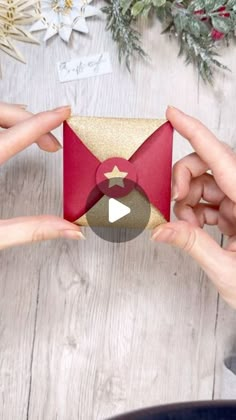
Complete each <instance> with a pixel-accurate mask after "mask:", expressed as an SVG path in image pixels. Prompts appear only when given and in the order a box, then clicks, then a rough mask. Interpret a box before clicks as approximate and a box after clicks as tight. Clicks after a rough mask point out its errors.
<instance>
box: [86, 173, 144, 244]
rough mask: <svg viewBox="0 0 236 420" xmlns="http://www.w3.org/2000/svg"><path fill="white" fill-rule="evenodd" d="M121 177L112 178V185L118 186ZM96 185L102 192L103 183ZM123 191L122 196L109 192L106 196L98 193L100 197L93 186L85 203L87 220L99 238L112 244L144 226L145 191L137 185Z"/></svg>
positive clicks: (132, 236) (139, 232) (125, 238)
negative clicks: (113, 183)
mask: <svg viewBox="0 0 236 420" xmlns="http://www.w3.org/2000/svg"><path fill="white" fill-rule="evenodd" d="M122 180H123V179H116V185H118V184H119V185H121V184H122ZM103 183H104V181H103ZM98 187H99V190H100V191H105V187H104V185H101V184H99V185H98ZM117 189H118V188H117ZM116 192H117V191H116ZM127 192H128V194H125V195H124V196H123V197H121V196H120V194H119V196H118V194H116V193H115V194H114V196H113V197H112V195H111V193H110V192H109V195H106V194H104V195H103V194H101V196H100V199H97V194H98V188H97V186H96V188H94V189H93V190H92V191H91V193H90V195H89V197H88V204H87V208H88V210H87V212H86V218H87V223H88V225H89V227H90V228H91V229H92V230H93V232H94V233H95V234H96V235H97V236H99V237H100V238H101V239H104V240H105V241H108V242H113V243H121V242H128V241H131V240H133V239H135V238H136V237H137V236H139V235H140V234H141V233H142V232H143V231H144V229H146V227H147V225H148V222H149V218H150V214H151V206H150V202H149V200H148V198H147V196H146V194H145V192H144V191H143V190H142V188H141V187H140V186H139V185H136V188H133V190H132V191H129V190H128V191H127Z"/></svg>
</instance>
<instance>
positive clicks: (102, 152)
mask: <svg viewBox="0 0 236 420" xmlns="http://www.w3.org/2000/svg"><path fill="white" fill-rule="evenodd" d="M67 122H68V124H69V125H70V127H71V128H72V130H73V131H74V132H75V133H76V134H77V136H79V138H80V140H81V141H82V142H83V143H84V144H85V145H86V146H87V147H88V149H89V150H91V152H92V153H93V154H94V155H95V156H96V157H97V158H98V159H99V160H100V161H101V162H102V161H104V160H106V159H109V158H111V157H114V156H116V157H122V158H124V159H127V160H128V159H130V158H131V156H132V155H133V154H134V152H135V151H136V150H137V149H138V148H139V147H140V146H141V145H142V144H143V143H144V142H145V141H146V140H147V138H148V137H149V136H150V135H151V134H152V133H153V132H154V131H156V130H157V129H158V128H159V127H160V126H161V125H162V124H164V123H165V122H166V120H152V119H138V118H132V119H131V118H97V117H71V118H69V120H67Z"/></svg>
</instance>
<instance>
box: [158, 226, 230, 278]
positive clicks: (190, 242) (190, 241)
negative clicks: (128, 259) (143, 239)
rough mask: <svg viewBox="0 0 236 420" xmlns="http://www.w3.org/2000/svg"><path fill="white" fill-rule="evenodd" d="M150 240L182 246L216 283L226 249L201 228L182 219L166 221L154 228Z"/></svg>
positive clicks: (225, 259) (225, 256)
mask: <svg viewBox="0 0 236 420" xmlns="http://www.w3.org/2000/svg"><path fill="white" fill-rule="evenodd" d="M152 240H154V241H157V242H166V243H169V244H171V245H174V246H177V247H179V248H182V249H183V250H184V251H186V252H187V253H188V254H189V255H191V256H192V257H193V258H194V259H195V260H196V261H197V262H198V264H199V265H200V266H201V267H202V268H203V270H204V271H205V272H206V273H207V274H208V276H209V277H210V278H211V279H212V281H213V282H214V283H216V282H217V283H218V281H217V279H220V277H221V274H222V270H223V268H224V267H225V264H227V259H228V256H227V251H226V250H224V249H222V248H221V247H220V246H219V245H218V244H217V243H216V242H215V241H214V239H213V238H212V237H211V236H210V235H208V234H207V233H206V232H205V231H204V230H202V229H201V228H199V227H197V226H193V225H191V224H190V223H187V222H184V221H177V222H173V223H166V224H163V225H161V226H159V227H158V228H157V229H155V230H154V232H153V235H152ZM217 285H218V284H217ZM218 286H219V285H218Z"/></svg>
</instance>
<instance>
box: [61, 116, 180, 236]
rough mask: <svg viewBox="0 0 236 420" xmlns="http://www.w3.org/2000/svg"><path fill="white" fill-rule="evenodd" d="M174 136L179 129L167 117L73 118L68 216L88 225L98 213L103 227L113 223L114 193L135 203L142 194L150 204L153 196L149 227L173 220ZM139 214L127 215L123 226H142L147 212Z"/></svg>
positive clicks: (68, 126) (68, 133)
mask: <svg viewBox="0 0 236 420" xmlns="http://www.w3.org/2000/svg"><path fill="white" fill-rule="evenodd" d="M172 141H173V128H172V126H171V124H170V123H169V122H166V121H165V120H152V119H126V118H94V117H90V118H89V117H77V116H74V117H71V118H70V119H69V120H67V121H66V122H65V123H64V217H65V219H67V220H68V221H70V222H74V223H76V224H78V225H81V226H87V225H88V224H89V223H88V219H89V213H90V212H93V213H94V214H96V218H95V219H96V220H95V223H97V225H98V226H109V225H110V224H109V220H108V219H107V218H106V217H104V207H105V205H106V203H107V195H109V196H110V197H117V196H119V197H120V198H119V201H120V202H121V203H122V202H123V203H124V204H127V203H129V204H130V205H131V207H132V203H135V202H136V201H135V200H137V198H138V199H142V200H143V204H144V205H145V203H144V202H145V200H146V201H147V200H148V202H149V203H150V208H151V211H150V218H149V220H148V223H147V226H146V227H147V228H154V227H156V226H158V225H159V224H161V223H165V222H166V221H168V220H169V217H170V195H171V166H172ZM112 179H113V184H114V185H111V183H112ZM114 180H116V181H118V184H120V185H117V182H114ZM102 187H103V188H102ZM122 189H123V192H124V194H123V196H122ZM104 190H105V191H104ZM119 191H120V195H119ZM91 192H93V194H91ZM117 194H118V195H117ZM138 216H139V217H135V218H134V217H133V218H132V217H130V218H124V219H123V221H122V226H123V227H127V228H138V227H140V226H142V224H143V217H144V216H143V214H142V211H140V212H139V215H138Z"/></svg>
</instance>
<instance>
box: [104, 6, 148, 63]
mask: <svg viewBox="0 0 236 420" xmlns="http://www.w3.org/2000/svg"><path fill="white" fill-rule="evenodd" d="M107 3H108V5H107V6H105V7H103V8H102V11H103V12H104V13H105V14H106V15H107V24H106V30H110V31H111V34H112V39H113V40H114V41H115V42H116V43H117V45H118V50H119V60H120V61H121V60H122V58H124V59H125V63H126V66H127V68H128V69H129V71H130V62H131V58H133V57H135V56H136V55H139V56H140V57H146V56H147V55H146V53H145V52H144V50H143V49H142V47H141V41H140V33H139V32H138V31H137V30H136V29H134V28H133V27H132V26H131V24H132V21H133V16H132V15H131V12H130V8H128V9H127V6H125V5H123V4H122V0H115V1H110V0H107ZM123 3H124V2H123ZM126 3H127V2H126ZM128 3H129V5H131V3H132V2H128Z"/></svg>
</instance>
